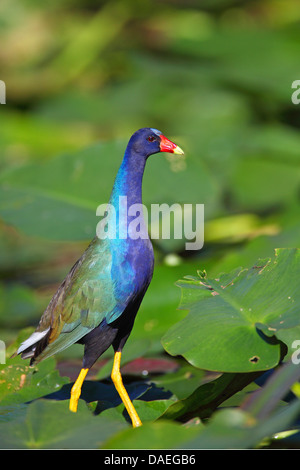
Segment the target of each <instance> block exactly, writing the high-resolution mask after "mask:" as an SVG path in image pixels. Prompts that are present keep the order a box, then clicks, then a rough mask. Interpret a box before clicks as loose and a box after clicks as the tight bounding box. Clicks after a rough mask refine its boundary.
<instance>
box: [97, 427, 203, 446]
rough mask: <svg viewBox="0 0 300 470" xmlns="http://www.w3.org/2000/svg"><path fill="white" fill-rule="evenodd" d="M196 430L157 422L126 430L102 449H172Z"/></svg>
mask: <svg viewBox="0 0 300 470" xmlns="http://www.w3.org/2000/svg"><path fill="white" fill-rule="evenodd" d="M197 431H198V428H196V429H194V428H184V427H183V426H180V425H179V424H178V423H172V422H168V421H159V422H155V423H145V424H144V425H143V426H141V427H140V428H136V429H127V430H125V431H121V432H120V433H117V434H116V435H115V436H113V437H112V438H110V439H108V440H107V441H106V442H105V443H104V444H103V446H102V448H103V449H174V448H176V447H177V446H178V447H181V445H182V443H183V442H185V441H188V440H189V439H191V437H193V436H195V434H196V433H197Z"/></svg>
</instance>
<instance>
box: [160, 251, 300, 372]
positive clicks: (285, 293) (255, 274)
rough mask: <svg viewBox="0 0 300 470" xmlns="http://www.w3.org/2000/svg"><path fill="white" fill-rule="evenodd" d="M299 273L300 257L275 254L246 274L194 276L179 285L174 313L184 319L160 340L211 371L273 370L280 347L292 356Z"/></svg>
mask: <svg viewBox="0 0 300 470" xmlns="http://www.w3.org/2000/svg"><path fill="white" fill-rule="evenodd" d="M299 273H300V251H299V250H298V249H278V250H276V251H275V257H274V258H273V259H267V260H259V261H258V262H257V263H256V265H255V266H253V267H252V268H251V269H241V268H239V269H237V270H236V271H235V272H232V273H230V274H223V275H221V276H220V277H219V278H218V279H208V278H207V277H206V275H205V273H204V274H203V273H199V277H198V278H196V277H190V278H188V279H185V280H183V281H180V282H179V283H178V285H179V286H180V287H181V289H182V299H181V304H180V308H181V309H187V310H189V314H188V315H187V316H186V317H185V318H184V319H183V320H181V321H179V322H178V323H176V324H175V325H174V326H173V327H171V328H170V329H169V331H168V332H167V333H166V334H165V336H164V337H163V345H164V347H165V349H166V350H167V351H168V352H169V353H170V354H172V355H183V356H184V357H185V358H186V359H187V360H188V361H189V362H190V363H191V364H193V365H195V366H197V367H200V368H203V369H208V370H214V371H222V372H250V371H259V370H267V369H270V368H272V367H274V366H275V365H276V364H278V362H279V360H280V356H281V353H282V345H281V342H280V341H284V342H286V345H287V347H288V349H289V351H290V352H292V351H291V347H292V341H293V340H294V339H295V335H296V334H297V332H299V325H300V317H299V309H300V292H299ZM293 331H294V335H293V334H292V332H293ZM298 336H299V335H298Z"/></svg>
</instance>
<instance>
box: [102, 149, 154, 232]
mask: <svg viewBox="0 0 300 470" xmlns="http://www.w3.org/2000/svg"><path fill="white" fill-rule="evenodd" d="M145 164H146V157H145V156H144V155H141V154H139V153H137V152H135V151H134V150H133V149H132V148H131V146H130V144H129V145H128V147H127V149H126V151H125V155H124V158H123V161H122V164H121V166H120V168H119V171H118V173H117V176H116V179H115V182H114V186H113V190H112V193H111V196H110V200H109V203H110V204H112V205H113V206H114V207H115V211H116V216H117V238H119V237H120V238H123V237H124V233H127V234H128V228H129V229H130V223H131V222H132V221H133V220H134V219H136V218H137V217H138V218H139V221H140V222H141V224H140V229H141V230H143V232H144V233H145V236H146V237H148V233H147V227H146V224H145V221H144V218H143V214H142V213H140V212H136V210H137V209H138V206H134V208H133V209H134V210H133V213H132V215H128V210H129V208H130V207H131V206H132V205H133V204H139V205H142V180H143V174H144V170H145ZM120 203H122V204H124V206H122V207H123V208H124V212H125V211H126V215H127V217H126V220H125V219H123V218H122V217H123V216H122V214H124V212H123V211H122V212H120ZM119 217H120V218H121V222H120V227H121V229H120V233H119V232H118V228H119ZM122 220H124V223H123V222H122ZM136 220H137V219H136ZM131 228H132V225H131ZM129 238H130V237H129Z"/></svg>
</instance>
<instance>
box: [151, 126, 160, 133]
mask: <svg viewBox="0 0 300 470" xmlns="http://www.w3.org/2000/svg"><path fill="white" fill-rule="evenodd" d="M150 129H151V131H152V132H153V133H154V134H156V135H161V134H162V132H160V131H159V130H157V129H153V127H151V128H150Z"/></svg>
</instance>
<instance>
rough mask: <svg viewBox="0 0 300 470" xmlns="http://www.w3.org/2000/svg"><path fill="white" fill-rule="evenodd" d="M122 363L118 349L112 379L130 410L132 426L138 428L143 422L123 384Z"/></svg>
mask: <svg viewBox="0 0 300 470" xmlns="http://www.w3.org/2000/svg"><path fill="white" fill-rule="evenodd" d="M120 363H121V352H120V351H117V352H116V353H115V358H114V365H113V368H112V372H111V379H112V381H113V383H114V385H115V387H116V389H117V392H118V393H119V395H120V397H121V400H122V402H123V403H124V405H125V408H126V410H127V411H128V414H129V416H130V418H131V421H132V426H133V427H134V428H136V427H138V426H141V425H142V422H141V420H140V418H139V416H138V414H137V412H136V410H135V408H134V406H133V404H132V401H131V400H130V398H129V396H128V393H127V392H126V389H125V387H124V385H123V381H122V376H121V372H120Z"/></svg>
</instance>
